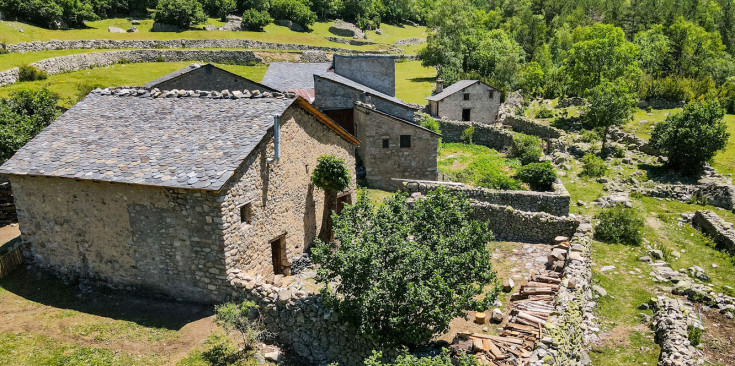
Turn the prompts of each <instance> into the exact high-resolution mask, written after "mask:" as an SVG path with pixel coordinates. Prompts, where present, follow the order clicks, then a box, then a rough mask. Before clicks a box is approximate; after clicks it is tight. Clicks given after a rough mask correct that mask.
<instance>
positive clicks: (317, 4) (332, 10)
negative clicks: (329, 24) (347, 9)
mask: <svg viewBox="0 0 735 366" xmlns="http://www.w3.org/2000/svg"><path fill="white" fill-rule="evenodd" d="M311 4H312V5H311V9H312V10H314V12H315V13H316V14H317V15H318V16H319V18H321V19H328V18H334V17H336V16H337V14H340V13H341V12H342V11H344V10H343V9H344V3H343V2H342V0H313V1H312V2H311Z"/></svg>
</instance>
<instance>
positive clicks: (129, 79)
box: [0, 61, 267, 108]
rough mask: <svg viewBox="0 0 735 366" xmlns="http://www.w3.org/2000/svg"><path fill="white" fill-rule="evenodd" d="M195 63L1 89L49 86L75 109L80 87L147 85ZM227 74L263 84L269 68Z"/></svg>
mask: <svg viewBox="0 0 735 366" xmlns="http://www.w3.org/2000/svg"><path fill="white" fill-rule="evenodd" d="M189 64H191V62H189V61H186V62H150V63H139V64H124V65H123V64H118V65H111V66H106V67H100V68H95V69H90V70H80V71H75V72H70V73H65V74H57V75H52V76H49V78H48V79H46V80H39V81H31V82H20V83H15V84H12V85H7V86H5V87H2V88H0V97H7V96H8V95H9V94H10V93H11V92H13V91H15V90H19V89H28V88H30V89H34V88H41V87H43V86H48V87H49V89H51V91H53V92H55V93H57V94H59V96H60V97H61V99H62V101H61V105H62V106H63V107H66V108H69V107H71V106H72V105H73V104H74V103H75V102H76V99H77V97H78V93H79V92H78V87H79V85H80V84H81V85H95V86H102V87H110V86H130V85H143V84H145V83H146V82H148V81H151V80H153V79H156V78H158V77H160V76H163V75H166V74H168V73H171V72H173V71H176V70H178V69H181V68H183V67H186V66H187V65H189ZM218 66H220V67H222V68H224V69H226V70H229V71H231V72H234V73H236V74H238V75H242V76H244V77H246V78H250V79H252V80H255V81H260V80H262V79H263V75H265V70H266V69H267V66H266V65H256V66H239V65H218Z"/></svg>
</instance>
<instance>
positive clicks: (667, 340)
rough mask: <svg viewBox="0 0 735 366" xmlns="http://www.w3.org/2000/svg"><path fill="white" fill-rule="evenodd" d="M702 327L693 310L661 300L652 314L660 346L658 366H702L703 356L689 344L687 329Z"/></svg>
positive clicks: (660, 297) (673, 301) (678, 301)
mask: <svg viewBox="0 0 735 366" xmlns="http://www.w3.org/2000/svg"><path fill="white" fill-rule="evenodd" d="M690 327H700V328H701V324H700V323H699V322H698V320H697V318H696V316H695V314H694V311H693V309H692V307H691V306H689V305H687V304H685V303H684V302H683V301H681V300H679V299H671V298H667V297H665V296H659V297H658V298H657V299H656V305H655V308H654V313H653V328H654V332H655V333H656V336H655V340H656V343H658V344H659V345H660V346H661V355H660V356H659V359H658V366H694V365H703V364H704V362H705V360H704V357H703V354H702V353H701V352H700V351H699V350H697V349H696V348H695V347H693V346H692V345H691V343H690V341H689V337H688V329H689V328H690Z"/></svg>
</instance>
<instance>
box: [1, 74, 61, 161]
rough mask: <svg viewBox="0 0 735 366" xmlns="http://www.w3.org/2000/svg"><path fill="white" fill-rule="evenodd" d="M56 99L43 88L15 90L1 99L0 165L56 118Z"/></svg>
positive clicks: (57, 113)
mask: <svg viewBox="0 0 735 366" xmlns="http://www.w3.org/2000/svg"><path fill="white" fill-rule="evenodd" d="M58 100H59V97H58V96H57V95H56V94H54V93H52V92H51V91H49V90H48V89H46V88H43V89H39V90H18V91H16V92H13V94H12V95H11V97H10V99H7V100H5V99H0V164H2V163H4V162H5V161H6V160H8V159H10V157H11V156H13V154H15V152H16V151H18V149H20V148H21V147H22V146H23V145H25V144H26V142H28V141H30V140H31V139H32V138H33V137H35V136H36V135H37V134H38V133H39V132H41V131H42V130H43V129H44V128H46V126H48V125H49V124H50V123H51V122H52V121H53V120H54V119H56V117H58V115H59V109H58V107H57V106H56V105H57V103H58Z"/></svg>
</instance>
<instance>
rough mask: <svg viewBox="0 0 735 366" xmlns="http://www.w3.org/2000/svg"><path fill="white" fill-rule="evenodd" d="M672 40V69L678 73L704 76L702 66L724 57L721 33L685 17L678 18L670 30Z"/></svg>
mask: <svg viewBox="0 0 735 366" xmlns="http://www.w3.org/2000/svg"><path fill="white" fill-rule="evenodd" d="M668 33H669V39H670V40H671V71H672V72H674V73H676V74H677V75H683V76H691V77H699V76H704V75H703V74H704V73H703V71H704V70H703V68H702V66H703V65H705V64H706V63H708V62H710V60H712V59H713V58H718V57H722V56H723V53H724V50H725V46H724V45H723V44H722V39H721V38H720V35H719V34H718V33H716V32H712V33H710V32H707V30H705V29H704V28H702V27H700V26H698V25H697V24H694V23H692V22H690V21H687V20H684V18H678V19H677V20H676V22H674V24H672V25H671V27H669V30H668Z"/></svg>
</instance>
